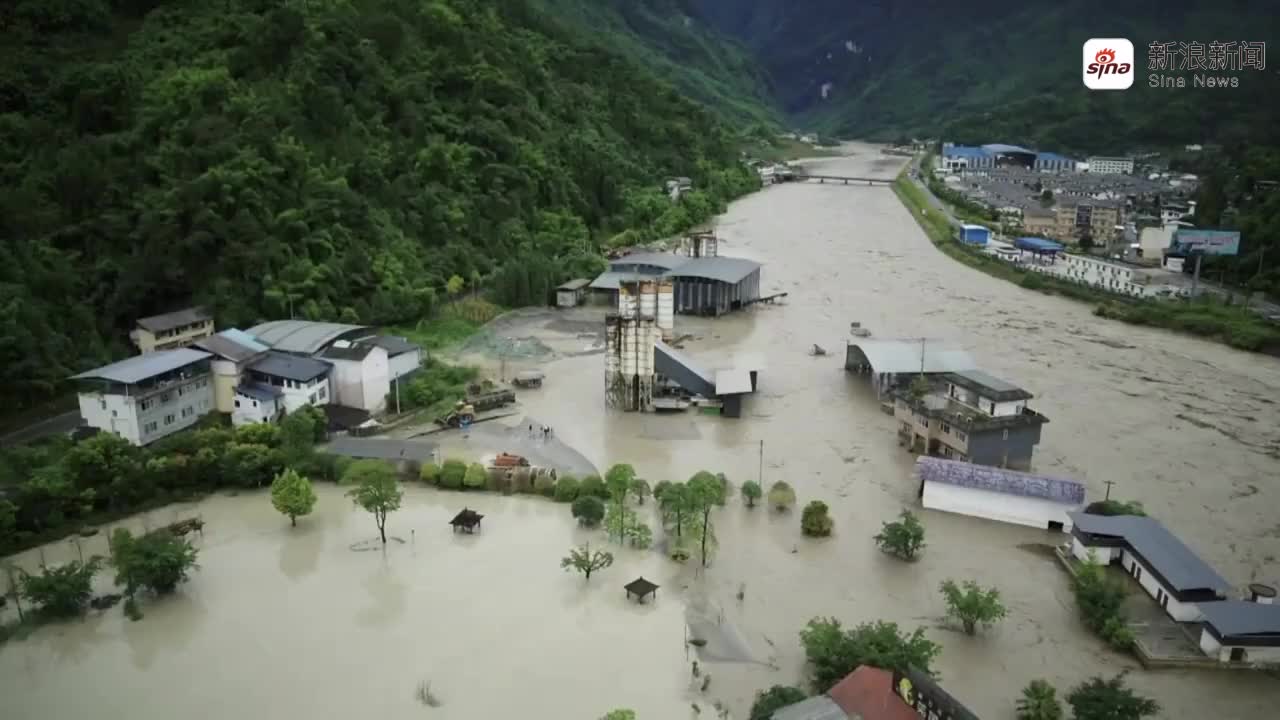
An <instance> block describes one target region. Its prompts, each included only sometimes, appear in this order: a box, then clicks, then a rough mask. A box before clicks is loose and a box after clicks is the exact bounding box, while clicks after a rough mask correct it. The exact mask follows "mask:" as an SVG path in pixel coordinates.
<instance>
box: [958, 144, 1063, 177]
mask: <svg viewBox="0 0 1280 720" xmlns="http://www.w3.org/2000/svg"><path fill="white" fill-rule="evenodd" d="M1002 167H1021V168H1026V169H1028V170H1037V171H1040V172H1055V173H1057V172H1076V171H1077V170H1078V167H1079V166H1078V164H1077V163H1076V161H1075V160H1073V159H1071V158H1069V157H1067V156H1066V155H1059V154H1058V153H1051V152H1038V151H1036V150H1032V149H1030V148H1025V147H1022V146H1020V145H1006V144H1004V143H989V144H987V145H982V146H980V147H975V146H972V145H954V144H952V143H943V144H942V153H941V154H940V155H939V157H938V163H937V168H936V169H938V170H941V171H946V172H957V173H958V172H965V171H972V170H993V169H995V168H1002Z"/></svg>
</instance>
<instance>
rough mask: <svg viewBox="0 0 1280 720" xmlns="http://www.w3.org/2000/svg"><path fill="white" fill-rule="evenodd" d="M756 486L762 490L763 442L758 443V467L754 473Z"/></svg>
mask: <svg viewBox="0 0 1280 720" xmlns="http://www.w3.org/2000/svg"><path fill="white" fill-rule="evenodd" d="M756 484H757V485H759V486H760V488H761V489H764V440H761V441H760V467H759V469H758V470H757V471H756Z"/></svg>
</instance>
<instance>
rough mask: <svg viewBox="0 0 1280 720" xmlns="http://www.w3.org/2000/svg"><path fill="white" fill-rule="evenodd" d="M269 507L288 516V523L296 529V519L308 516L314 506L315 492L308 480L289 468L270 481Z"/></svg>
mask: <svg viewBox="0 0 1280 720" xmlns="http://www.w3.org/2000/svg"><path fill="white" fill-rule="evenodd" d="M271 505H272V506H273V507H274V508H275V509H276V511H277V512H279V513H280V514H281V515H286V516H288V518H289V523H290V524H291V525H293V526H294V527H296V526H297V525H298V518H300V517H302V516H303V515H310V514H311V510H312V508H314V507H315V506H316V491H315V490H314V489H312V487H311V481H310V480H308V479H307V478H305V477H303V476H302V475H300V474H298V472H297V471H296V470H294V469H292V468H289V469H286V470H285V471H284V472H282V473H280V474H279V475H277V476H276V479H275V480H273V481H271Z"/></svg>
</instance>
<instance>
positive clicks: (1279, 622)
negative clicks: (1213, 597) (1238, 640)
mask: <svg viewBox="0 0 1280 720" xmlns="http://www.w3.org/2000/svg"><path fill="white" fill-rule="evenodd" d="M1199 607H1200V612H1202V613H1204V622H1205V624H1206V625H1210V626H1212V627H1213V629H1214V630H1216V631H1217V633H1218V636H1219V637H1228V636H1234V637H1242V636H1248V635H1272V636H1274V635H1280V605H1264V604H1262V603H1256V602H1249V601H1248V600H1220V601H1218V602H1205V603H1200V604H1199Z"/></svg>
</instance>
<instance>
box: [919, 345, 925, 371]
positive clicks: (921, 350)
mask: <svg viewBox="0 0 1280 720" xmlns="http://www.w3.org/2000/svg"><path fill="white" fill-rule="evenodd" d="M924 343H925V339H924V338H920V374H921V375H924Z"/></svg>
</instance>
